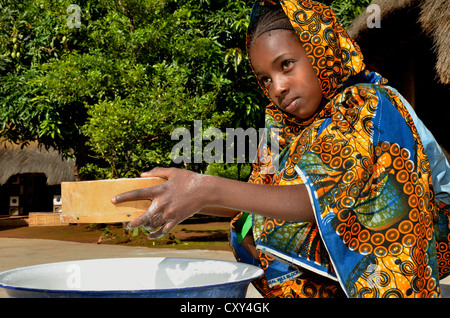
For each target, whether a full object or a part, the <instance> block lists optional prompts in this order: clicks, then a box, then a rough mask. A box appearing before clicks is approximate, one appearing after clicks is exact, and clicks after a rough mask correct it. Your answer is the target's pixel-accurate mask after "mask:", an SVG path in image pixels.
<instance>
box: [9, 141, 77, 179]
mask: <svg viewBox="0 0 450 318" xmlns="http://www.w3.org/2000/svg"><path fill="white" fill-rule="evenodd" d="M74 167H75V162H74V161H73V160H63V158H62V157H61V155H60V154H59V152H58V151H56V150H54V149H52V148H50V149H49V150H46V149H44V148H41V147H39V146H38V144H37V143H36V142H32V143H30V144H29V145H28V146H26V147H24V148H23V149H21V147H20V146H19V145H16V144H11V143H7V142H4V141H0V185H2V184H5V183H6V182H7V181H8V179H9V178H10V177H11V176H13V175H16V174H24V173H44V174H45V175H46V176H47V184H48V185H55V184H60V183H61V182H63V181H75V176H74Z"/></svg>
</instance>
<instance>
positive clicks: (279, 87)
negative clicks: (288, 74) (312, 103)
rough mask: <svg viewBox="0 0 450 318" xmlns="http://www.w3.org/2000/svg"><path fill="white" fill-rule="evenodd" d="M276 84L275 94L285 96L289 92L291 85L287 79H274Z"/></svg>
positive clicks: (279, 96) (280, 96)
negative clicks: (287, 82) (289, 85)
mask: <svg viewBox="0 0 450 318" xmlns="http://www.w3.org/2000/svg"><path fill="white" fill-rule="evenodd" d="M272 81H273V84H274V94H275V96H276V97H278V98H282V97H284V96H285V95H286V94H287V93H288V92H289V87H288V85H287V84H286V82H285V81H283V80H281V79H272Z"/></svg>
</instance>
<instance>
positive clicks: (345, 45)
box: [247, 0, 365, 100]
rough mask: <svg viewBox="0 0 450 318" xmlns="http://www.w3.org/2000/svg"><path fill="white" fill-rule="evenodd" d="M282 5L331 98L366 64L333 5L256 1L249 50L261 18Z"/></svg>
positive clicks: (249, 30) (306, 2) (326, 93)
mask: <svg viewBox="0 0 450 318" xmlns="http://www.w3.org/2000/svg"><path fill="white" fill-rule="evenodd" d="M280 6H281V7H282V8H283V10H284V13H285V14H286V16H287V17H288V18H289V20H290V22H291V25H292V27H293V28H294V30H295V32H296V33H297V35H298V36H299V39H300V41H301V42H302V44H303V47H304V48H305V50H306V54H307V55H308V57H309V60H310V62H311V64H312V66H313V69H314V71H315V73H316V75H317V78H318V79H319V82H320V86H321V88H322V93H323V96H324V97H325V98H326V99H328V100H330V99H332V98H333V97H334V96H335V95H336V94H337V93H338V92H339V91H340V90H341V89H342V86H343V84H344V83H345V82H346V81H347V80H348V79H349V78H350V77H352V76H354V75H357V74H359V73H361V72H362V71H363V70H364V69H365V65H364V62H363V56H362V54H361V50H360V48H359V46H358V45H357V44H356V43H355V42H353V40H352V39H351V38H350V37H349V35H348V34H347V32H346V31H345V29H344V27H343V26H342V25H341V24H339V23H338V22H337V20H336V17H335V15H334V13H333V11H332V9H331V8H330V7H328V6H326V5H323V4H321V3H318V2H314V1H306V0H303V1H288V0H281V1H279V2H278V1H260V2H255V4H254V6H253V11H252V16H251V18H250V25H249V29H248V33H247V52H248V50H249V45H250V43H251V41H252V37H253V36H254V31H255V29H256V27H257V25H258V23H259V22H260V19H261V18H263V17H264V16H265V15H266V14H267V13H268V12H270V11H273V10H276V8H277V7H280ZM275 18H276V19H279V17H278V16H276V17H275ZM269 23H270V22H269ZM272 24H273V25H276V23H272ZM275 28H276V27H275ZM281 28H285V27H281ZM269 30H270V28H269Z"/></svg>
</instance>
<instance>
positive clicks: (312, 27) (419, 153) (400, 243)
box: [231, 0, 450, 298]
mask: <svg viewBox="0 0 450 318" xmlns="http://www.w3.org/2000/svg"><path fill="white" fill-rule="evenodd" d="M279 5H281V6H282V8H283V10H284V12H285V14H286V15H287V17H288V18H289V20H290V22H291V24H292V26H293V27H294V29H295V31H296V33H297V34H298V36H299V38H300V40H301V43H302V44H303V47H304V48H305V50H306V52H307V54H308V57H309V59H310V61H311V63H312V65H313V68H314V70H315V71H316V74H317V77H318V79H319V82H320V84H321V88H322V92H323V95H324V97H325V98H326V99H327V101H328V103H327V104H326V106H325V107H324V108H322V109H321V110H320V111H319V112H318V114H317V115H316V116H315V117H314V118H313V119H311V120H309V121H308V122H306V123H305V122H301V121H300V120H299V119H297V118H295V117H293V116H292V115H289V114H287V113H285V112H283V111H281V110H280V109H278V108H277V107H276V106H275V105H274V104H273V103H270V104H269V105H268V106H267V108H266V120H265V122H266V128H267V130H268V131H270V130H271V129H277V130H278V134H277V136H278V140H276V144H277V145H278V147H279V151H277V152H273V153H271V150H270V144H268V145H267V146H266V147H265V148H264V149H261V154H260V156H262V155H264V156H265V160H261V161H260V162H259V163H258V164H255V165H254V169H253V172H252V174H251V177H250V180H249V182H252V183H258V184H273V185H293V184H304V185H305V186H306V188H307V189H308V191H309V194H310V202H311V205H312V206H313V209H314V211H315V218H316V222H314V223H302V222H288V221H285V220H280V219H272V218H267V217H262V216H259V215H256V214H255V215H254V214H247V213H241V214H239V215H238V216H237V217H236V218H235V219H234V220H233V222H232V226H231V229H232V231H231V236H232V246H233V247H234V249H235V252H236V255H237V257H238V258H239V255H238V254H240V255H243V254H242V253H244V251H242V248H240V247H239V244H238V243H236V240H234V239H233V238H236V236H237V235H240V236H241V237H242V236H245V234H246V233H247V231H244V233H242V231H241V229H242V226H243V225H242V224H246V228H247V230H248V228H249V224H250V225H251V230H252V231H251V233H252V235H253V236H254V240H255V244H256V247H257V250H258V251H259V252H260V266H261V267H262V268H263V269H264V270H265V275H264V277H263V278H262V279H261V280H259V281H258V282H256V283H255V286H256V287H257V288H258V289H259V290H260V291H261V293H263V294H264V296H266V297H336V296H339V295H341V296H344V297H354V298H359V297H377V298H380V297H411V298H412V297H423V298H428V297H440V295H441V293H440V285H439V280H440V279H442V278H444V277H445V276H447V275H448V274H449V273H450V266H449V264H450V245H449V241H450V228H449V217H450V215H449V206H448V205H447V204H446V203H443V202H437V201H436V198H435V196H434V192H433V180H432V175H431V170H430V163H429V161H428V157H427V155H426V153H425V151H424V147H423V144H422V142H421V138H420V136H419V133H418V131H417V129H416V125H415V123H414V120H413V119H412V117H411V114H410V111H408V108H407V107H406V106H405V102H406V101H405V100H404V99H403V98H402V97H401V96H400V94H399V93H398V92H397V91H396V90H394V89H392V88H390V87H389V86H387V80H386V79H384V78H383V77H382V76H380V75H379V74H377V73H374V72H370V71H369V70H367V69H366V66H365V64H364V61H363V56H362V54H361V51H360V49H359V47H358V45H357V44H356V43H355V42H353V41H352V39H351V38H350V37H349V36H348V35H347V33H346V31H345V30H344V28H343V27H342V26H341V25H340V24H339V23H338V22H337V21H336V18H335V15H334V13H333V11H332V10H331V8H329V7H328V6H325V5H323V4H321V3H318V2H314V1H287V0H286V1H279V2H277V1H257V2H256V3H255V5H254V8H253V13H252V21H251V22H250V23H251V24H252V23H253V21H254V20H256V19H257V16H258V14H259V13H260V12H263V11H264V10H268V9H270V6H279ZM262 152H264V153H265V154H262ZM242 217H244V218H247V219H246V222H243V221H242V220H243V219H241V218H242ZM239 220H241V221H240V222H239ZM240 223H242V224H240Z"/></svg>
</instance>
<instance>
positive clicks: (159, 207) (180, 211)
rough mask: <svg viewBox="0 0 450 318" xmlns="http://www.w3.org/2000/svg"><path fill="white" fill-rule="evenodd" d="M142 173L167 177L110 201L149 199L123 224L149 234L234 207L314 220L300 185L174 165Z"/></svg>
mask: <svg viewBox="0 0 450 318" xmlns="http://www.w3.org/2000/svg"><path fill="white" fill-rule="evenodd" d="M142 177H161V178H165V179H167V180H168V181H167V182H164V183H162V184H160V185H157V186H154V187H149V188H143V189H138V190H134V191H130V192H127V193H122V194H119V195H117V196H116V197H114V198H113V199H112V202H113V203H120V202H124V201H134V200H144V199H148V200H152V205H151V206H150V208H149V210H148V211H147V212H146V213H144V214H143V215H141V216H139V217H137V218H136V219H134V220H133V221H131V222H130V223H129V225H128V226H129V227H130V228H135V227H139V226H145V227H147V228H149V229H150V230H154V232H153V233H152V234H151V235H150V237H151V238H157V237H160V236H163V235H165V234H167V233H168V232H169V231H170V230H171V229H172V228H173V227H175V226H176V225H177V224H178V223H180V222H181V221H183V220H185V219H187V218H188V217H190V216H192V215H194V214H196V213H202V214H210V215H216V216H227V217H233V216H235V215H236V214H237V213H238V211H246V212H251V213H254V214H260V215H262V216H267V217H272V218H277V219H283V220H287V221H294V222H295V221H301V222H314V213H313V210H312V206H311V203H310V200H309V195H308V191H307V189H306V187H305V186H304V185H292V186H271V185H258V184H251V183H247V182H241V181H235V180H230V179H225V178H220V177H215V176H208V175H200V174H197V173H194V172H192V171H188V170H181V169H175V168H156V169H153V170H152V171H150V172H146V173H143V174H142Z"/></svg>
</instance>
